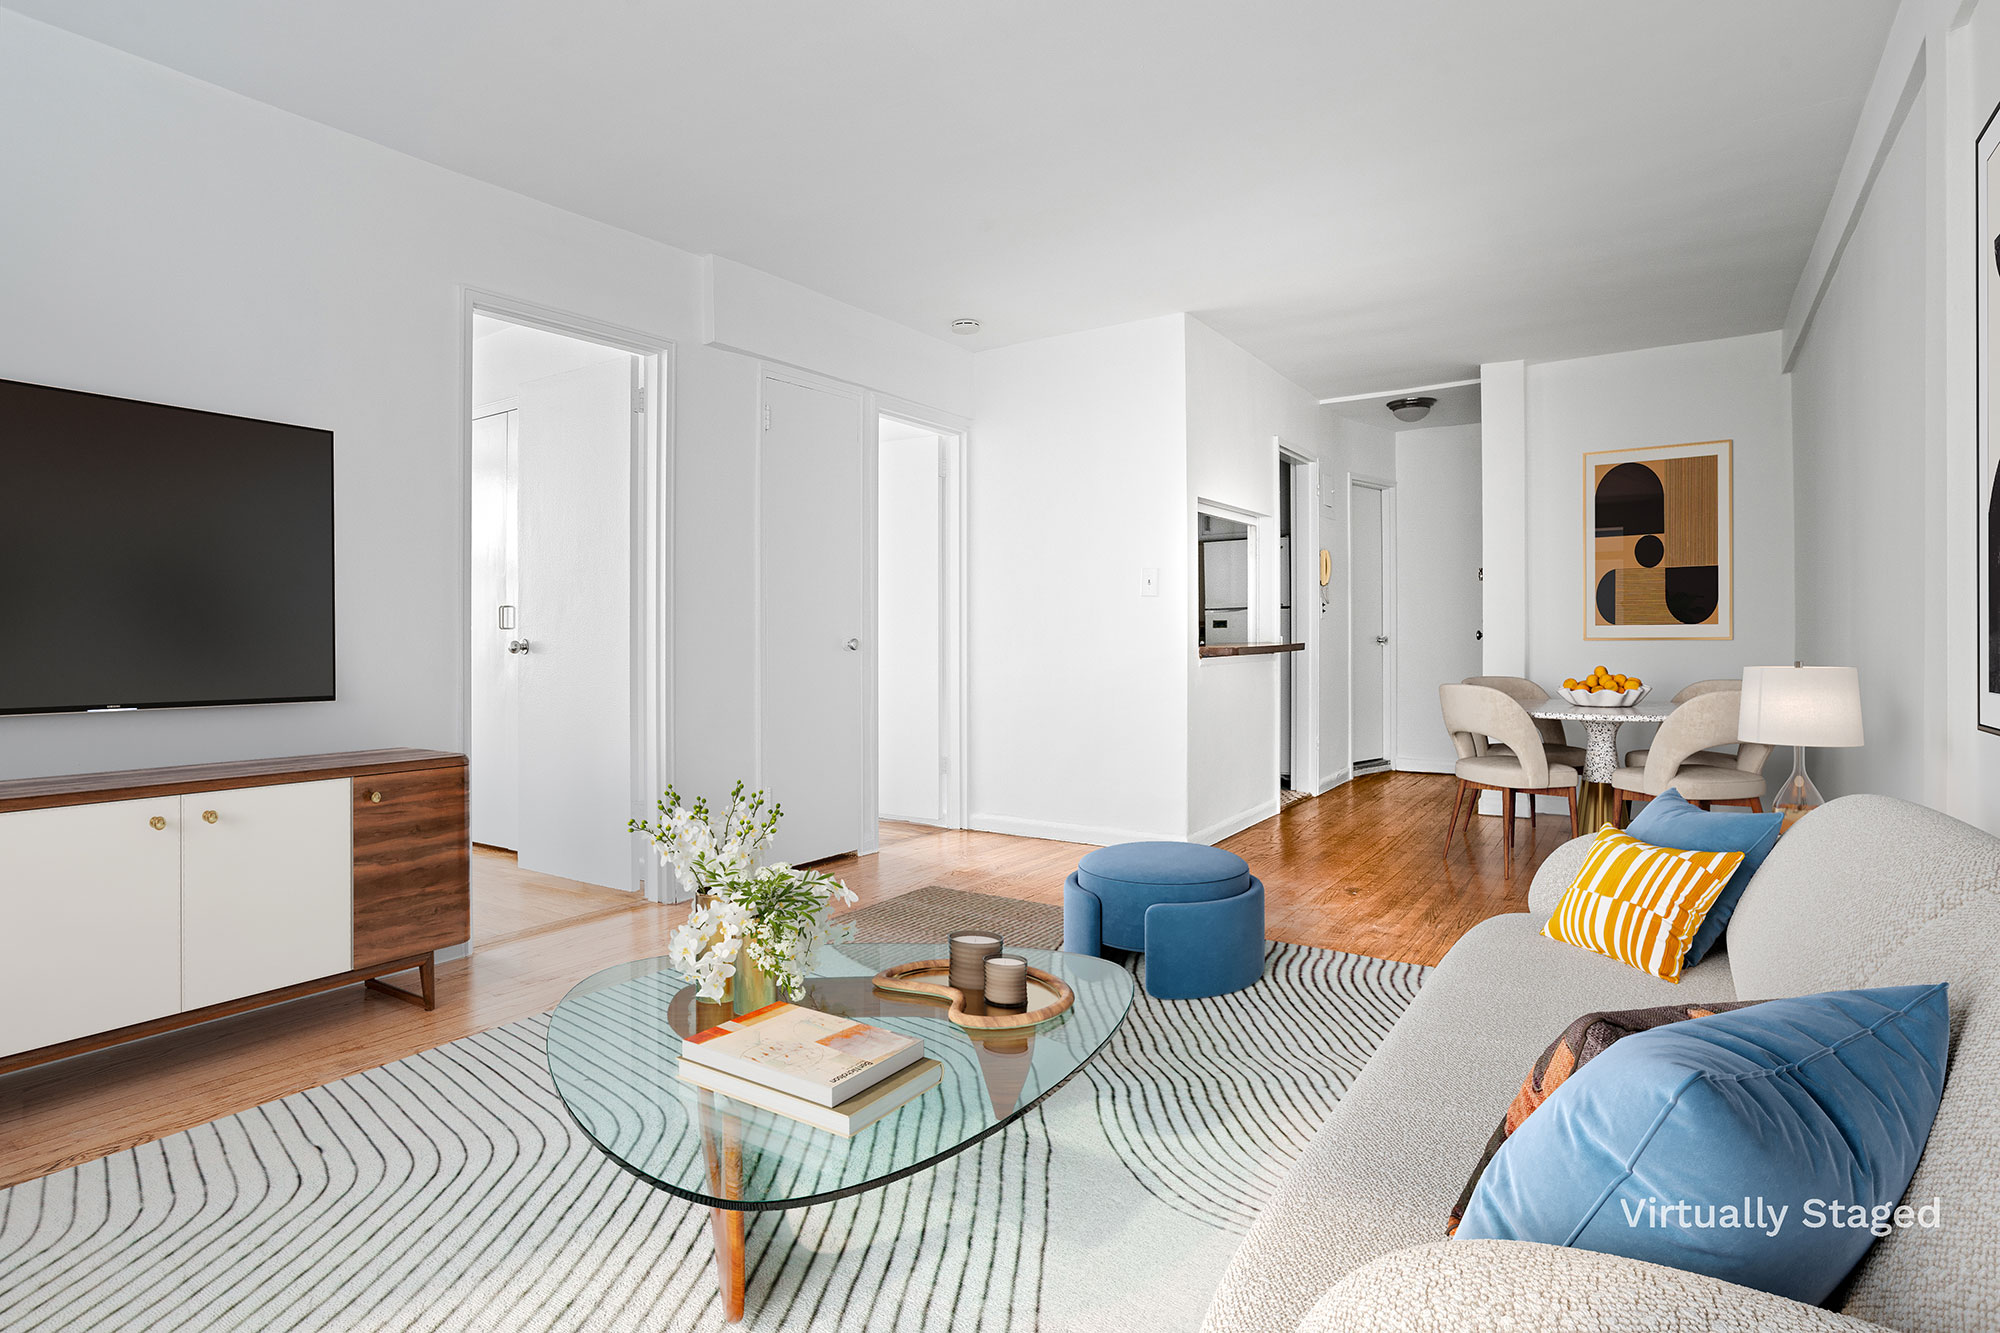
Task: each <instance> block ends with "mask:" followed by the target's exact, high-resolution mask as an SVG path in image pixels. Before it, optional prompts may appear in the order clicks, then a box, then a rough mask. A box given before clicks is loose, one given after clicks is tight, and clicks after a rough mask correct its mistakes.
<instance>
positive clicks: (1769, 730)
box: [1736, 662, 1861, 829]
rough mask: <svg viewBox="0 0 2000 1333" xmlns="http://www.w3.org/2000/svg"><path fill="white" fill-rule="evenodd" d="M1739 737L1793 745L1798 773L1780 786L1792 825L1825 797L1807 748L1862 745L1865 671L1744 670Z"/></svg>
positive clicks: (1783, 810)
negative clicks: (1808, 770)
mask: <svg viewBox="0 0 2000 1333" xmlns="http://www.w3.org/2000/svg"><path fill="white" fill-rule="evenodd" d="M1736 739H1737V740H1738V741H1740V742H1744V743H1752V744H1759V745H1789V746H1791V747H1792V775H1791V777H1789V778H1787V779H1785V785H1784V786H1783V787H1780V788H1779V789H1778V799H1777V803H1776V809H1777V810H1778V812H1779V813H1780V814H1782V815H1783V816H1784V817H1785V819H1784V824H1783V827H1785V828H1788V829H1789V828H1790V827H1791V826H1792V825H1793V824H1795V823H1797V822H1798V821H1799V819H1800V817H1801V816H1803V815H1804V814H1805V813H1806V812H1807V811H1809V810H1813V809H1815V808H1817V807H1818V806H1819V805H1821V804H1822V803H1823V801H1824V799H1825V798H1823V797H1822V796H1821V795H1820V794H1819V788H1817V787H1815V786H1813V781H1812V779H1811V778H1810V777H1807V776H1806V747H1807V746H1808V745H1828V746H1832V745H1838V746H1849V745H1859V744H1861V673H1860V672H1858V671H1856V670H1855V669H1854V668H1853V667H1819V666H1814V667H1809V666H1801V665H1799V664H1798V663H1796V662H1794V663H1793V664H1792V665H1790V666H1788V667H1781V666H1758V667H1745V668H1743V704H1742V711H1741V712H1739V713H1738V714H1737V719H1736Z"/></svg>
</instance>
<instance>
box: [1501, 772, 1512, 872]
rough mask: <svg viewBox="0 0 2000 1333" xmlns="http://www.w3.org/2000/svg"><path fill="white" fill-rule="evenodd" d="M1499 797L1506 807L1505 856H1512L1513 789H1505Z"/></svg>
mask: <svg viewBox="0 0 2000 1333" xmlns="http://www.w3.org/2000/svg"><path fill="white" fill-rule="evenodd" d="M1501 796H1502V798H1503V799H1502V801H1501V804H1502V805H1504V806H1505V807H1506V811H1505V813H1506V817H1507V833H1506V837H1505V842H1506V847H1507V855H1509V856H1512V855H1513V854H1514V789H1513V788H1512V787H1508V788H1506V789H1505V790H1504V791H1503V792H1502V793H1501Z"/></svg>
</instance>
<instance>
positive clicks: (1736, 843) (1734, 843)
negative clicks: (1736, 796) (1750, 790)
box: [1625, 787, 1785, 968]
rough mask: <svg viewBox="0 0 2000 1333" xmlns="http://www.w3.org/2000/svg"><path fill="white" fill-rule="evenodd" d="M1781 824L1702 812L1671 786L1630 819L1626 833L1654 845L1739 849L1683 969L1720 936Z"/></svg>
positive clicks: (1773, 817)
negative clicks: (1738, 859) (1739, 855)
mask: <svg viewBox="0 0 2000 1333" xmlns="http://www.w3.org/2000/svg"><path fill="white" fill-rule="evenodd" d="M1784 824H1785V817H1784V816H1783V815H1781V814H1768V815H1758V814H1752V813H1750V812H1749V811H1748V810H1744V811H1740V812H1736V811H1731V812H1725V811H1722V810H1704V809H1702V808H1701V807H1700V806H1698V805H1692V804H1690V803H1689V802H1687V801H1684V800H1682V799H1681V794H1680V793H1679V792H1677V791H1675V790H1674V789H1673V788H1672V787H1669V788H1667V791H1666V794H1665V795H1663V796H1656V797H1654V798H1653V799H1652V800H1650V801H1648V802H1647V803H1646V808H1645V809H1644V810H1641V811H1640V812H1639V813H1638V815H1637V816H1636V817H1635V818H1634V819H1633V820H1632V824H1631V827H1629V828H1627V829H1626V830H1625V831H1626V832H1627V833H1629V834H1631V835H1632V836H1633V837H1635V838H1637V839H1638V840H1639V841H1640V842H1649V843H1651V844H1653V846H1655V847H1672V848H1675V849H1676V850H1678V851H1683V852H1741V853H1743V860H1742V862H1741V863H1740V864H1739V865H1738V866H1737V867H1736V873H1735V874H1733V875H1731V876H1730V877H1729V883H1728V884H1726V885H1724V886H1723V889H1722V896H1721V897H1719V898H1717V899H1716V900H1715V906H1713V907H1711V908H1709V909H1708V915H1707V916H1705V917H1703V918H1702V919H1701V925H1700V926H1699V927H1698V928H1696V930H1695V932H1694V939H1693V940H1691V941H1689V943H1688V951H1687V956H1686V957H1685V958H1683V959H1681V966H1682V967H1684V968H1687V967H1693V966H1694V965H1695V964H1696V963H1699V962H1700V961H1701V960H1702V959H1703V958H1705V957H1707V956H1708V951H1709V950H1710V949H1712V948H1714V947H1715V942H1716V941H1717V940H1719V939H1721V938H1722V931H1723V927H1725V926H1727V925H1728V924H1729V918H1730V917H1731V916H1732V915H1733V914H1734V913H1735V911H1736V904H1737V902H1738V901H1739V900H1740V899H1741V898H1742V897H1743V890H1745V889H1747V888H1749V887H1750V877H1751V876H1752V875H1754V874H1756V873H1757V867H1758V866H1760V865H1763V864H1764V858H1765V857H1767V856H1769V855H1770V854H1771V849H1772V848H1773V847H1776V846H1777V845H1778V833H1779V831H1780V830H1781V829H1783V827H1784Z"/></svg>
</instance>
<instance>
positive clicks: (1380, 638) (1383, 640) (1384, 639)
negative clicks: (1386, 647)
mask: <svg viewBox="0 0 2000 1333" xmlns="http://www.w3.org/2000/svg"><path fill="white" fill-rule="evenodd" d="M1375 642H1377V643H1387V642H1389V636H1388V635H1386V634H1377V635H1376V636H1375Z"/></svg>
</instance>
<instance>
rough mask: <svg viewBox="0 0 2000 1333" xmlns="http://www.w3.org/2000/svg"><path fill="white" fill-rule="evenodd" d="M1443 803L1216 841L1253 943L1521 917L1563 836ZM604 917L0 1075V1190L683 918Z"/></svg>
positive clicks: (1444, 795)
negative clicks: (1236, 873) (1248, 903)
mask: <svg viewBox="0 0 2000 1333" xmlns="http://www.w3.org/2000/svg"><path fill="white" fill-rule="evenodd" d="M1452 791H1453V783H1452V780H1451V779H1450V778H1448V777H1438V776H1432V775H1427V774H1412V773H1385V774H1376V775H1372V776H1368V777H1363V778H1360V779H1357V780H1356V781H1354V782H1351V783H1348V784H1347V785H1345V786H1342V787H1337V788H1335V789H1334V790H1333V791H1331V792H1329V793H1327V794H1326V795H1324V796H1320V797H1317V798H1314V799H1312V800H1306V801H1300V802H1297V803H1296V804H1294V805H1292V806H1290V807H1289V808H1287V809H1286V810H1285V811H1283V812H1282V813H1281V814H1279V815H1278V816H1277V817H1276V818H1274V819H1270V820H1267V821H1265V822H1264V823H1262V824H1259V825H1257V826H1256V827H1255V828H1252V829H1248V830H1246V831H1244V832H1242V833H1239V834H1237V835H1236V836H1235V837H1233V838H1230V839H1229V840H1228V841H1226V842H1225V843H1224V844H1223V845H1224V846H1225V847H1228V848H1229V849H1230V850H1232V851H1235V852H1237V853H1239V854H1241V855H1242V856H1243V857H1244V858H1245V859H1246V860H1248V861H1249V862H1250V865H1251V868H1252V869H1253V870H1254V871H1255V872H1256V874H1257V875H1258V876H1259V877H1260V878H1261V879H1262V880H1263V881H1264V886H1265V893H1266V910H1267V921H1268V933H1269V934H1270V936H1271V938H1273V939H1278V940H1285V941H1289V942H1293V943H1299V944H1311V945H1317V946H1320V947H1323V948H1332V949H1345V950H1349V951H1351V952H1355V953H1367V954H1375V955H1378V956H1381V957H1386V958H1395V959H1399V960H1403V961H1408V962H1417V963H1427V964H1428V963H1435V962H1436V961H1437V960H1438V959H1439V958H1440V957H1442V956H1443V954H1444V951H1445V950H1446V949H1448V948H1449V947H1450V946H1451V943H1452V941H1454V940H1456V939H1457V938H1458V936H1459V935H1460V934H1462V933H1463V932H1464V931H1465V930H1466V929H1468V928H1469V927H1471V926H1472V925H1474V924H1475V923H1477V922H1478V921H1481V920H1483V919H1484V918H1486V917H1488V916H1493V915H1495V914H1497V913H1501V912H1514V911H1520V910H1522V909H1523V908H1525V906H1526V905H1527V886H1528V881H1529V878H1530V875H1531V872H1532V870H1533V868H1534V866H1535V865H1537V864H1539V862H1540V860H1541V858H1542V857H1543V856H1546V855H1547V854H1548V853H1549V852H1550V851H1551V850H1553V849H1554V848H1555V847H1556V846H1557V845H1559V844H1560V843H1561V842H1562V840H1563V839H1564V837H1565V836H1566V835H1567V833H1568V829H1567V827H1566V825H1565V824H1564V821H1562V820H1561V819H1559V818H1550V817H1548V816H1544V817H1543V818H1542V819H1541V820H1540V821H1539V823H1538V827H1537V828H1536V829H1535V830H1534V832H1533V833H1532V834H1530V833H1529V832H1527V831H1526V826H1525V824H1524V825H1523V826H1522V830H1521V832H1520V839H1521V840H1520V843H1519V845H1518V846H1517V847H1516V850H1515V855H1514V860H1513V863H1512V865H1511V866H1510V865H1509V864H1508V863H1507V862H1506V860H1505V856H1504V852H1503V849H1502V846H1501V830H1500V821H1499V820H1498V819H1478V820H1475V821H1473V822H1474V823H1475V824H1476V825H1477V827H1475V828H1474V829H1472V830H1471V831H1470V832H1465V833H1461V835H1460V837H1459V839H1458V842H1457V844H1456V845H1455V846H1454V847H1453V849H1452V853H1451V856H1450V859H1449V860H1448V861H1445V860H1440V857H1439V853H1440V851H1441V850H1442V848H1443V845H1444V836H1445V825H1446V821H1447V820H1448V819H1449V817H1450V810H1451V798H1452ZM1089 850H1090V849H1089V848H1088V847H1083V846H1078V845H1076V844H1072V843H1061V842H1046V841H1041V840H1038V839H1032V838H1014V837H1007V836H1004V835H1001V834H996V833H973V832H964V831H956V830H941V829H932V828H924V827H920V826H917V825H910V824H885V825H883V827H882V849H881V851H880V852H878V853H875V854H872V855H869V856H863V857H853V856H849V857H841V858H838V859H836V860H833V861H830V862H828V863H826V868H827V869H828V870H830V871H831V872H832V873H834V874H836V875H838V876H839V877H841V878H842V879H844V880H846V881H847V883H848V884H849V885H850V886H851V887H852V888H853V889H854V890H855V891H856V893H858V894H859V895H860V897H861V901H862V903H863V904H864V905H865V904H868V903H871V902H880V901H882V900H884V899H887V898H892V897H895V896H896V895H897V894H900V893H905V892H908V891H909V890H911V889H915V888H921V887H923V886H925V885H928V884H942V885H945V886H947V887H950V888H959V889H970V890H973V891H976V892H980V893H997V894H1002V895H1006V896H1009V897H1016V898H1029V899H1033V900H1035V901H1039V902H1048V903H1060V902H1061V901H1062V882H1063V878H1064V876H1066V875H1067V874H1068V873H1069V871H1070V870H1071V869H1072V868H1073V867H1074V866H1075V864H1076V860H1077V858H1078V857H1079V856H1081V855H1082V854H1083V853H1085V852H1087V851H1089ZM494 868H495V867H494V866H493V865H492V864H491V863H488V864H487V866H486V867H485V869H484V870H483V871H482V873H485V871H490V870H492V869H494ZM515 873H516V874H520V873H523V872H520V871H518V870H516V871H515ZM585 887H588V886H585ZM598 892H607V891H605V890H599V891H598ZM610 906H611V907H612V908H613V910H610V911H608V912H603V911H599V912H593V913H592V914H590V915H586V916H584V917H582V918H581V919H577V920H574V921H570V922H568V923H566V924H558V925H553V926H547V925H546V923H545V925H544V926H537V927H533V928H532V930H531V933H527V934H519V933H516V934H513V935H512V936H511V937H509V938H502V939H493V940H491V941H490V942H486V943H482V944H481V945H480V946H479V947H478V948H477V949H476V950H475V951H474V953H473V954H472V956H471V957H470V958H465V959H461V960H458V961H456V962H451V963H446V964H443V965H441V966H440V967H439V968H438V1007H437V1008H436V1009H435V1010H434V1011H431V1012H428V1013H427V1012H425V1011H423V1010H421V1009H418V1008H416V1007H415V1006H413V1005H408V1004H404V1003H402V1002H400V1001H398V1000H394V999H390V998H388V997H385V996H380V995H370V994H365V993H364V992H362V991H361V990H360V989H359V988H358V987H351V988H348V989H345V990H339V991H332V992H328V993H326V994H323V995H316V996H311V997H309V998H307V999H303V1000H297V1001H294V1002H292V1003H290V1004H285V1005H278V1006H275V1007H273V1008H269V1009H263V1010H259V1011H256V1012H253V1013H248V1014H242V1015H238V1016H236V1017H234V1018H226V1019H221V1020H218V1021H216V1022H212V1023H205V1024H203V1025H201V1026H200V1027H196V1028H191V1029H188V1030H186V1031H183V1032H177V1033H171V1034H168V1035H166V1036H161V1037H155V1038H152V1039H150V1040H147V1041H141V1042H134V1043H131V1044H130V1045H126V1046H121V1047H115V1048H113V1049H111V1050H106V1051H99V1052H95V1053H93V1054H90V1055H85V1056H79V1057H77V1058H75V1059H71V1060H65V1061H62V1062H60V1063H57V1064H53V1065H46V1066H42V1067H40V1068H37V1069H29V1070H23V1071H21V1072H19V1073H16V1074H9V1075H5V1076H0V1185H8V1184H14V1183H17V1182H19V1181H22V1180H28V1179H32V1178H34V1177H36V1176H39V1175H44V1174H46V1173H48V1172H50V1171H54V1170H59V1169H61V1168H62V1167H65V1166H69V1165H72V1164H74V1163H77V1162H81V1161H87V1160H89V1159H91V1158H93V1157H100V1156H103V1155H104V1154H106V1153H110V1152H116V1151H118V1150H119V1149H121V1148H127V1147H131V1146H133V1145H135V1144H139V1143H145V1142H149V1141H151V1140H153V1139H157V1138H160V1137H162V1136H164V1135H167V1134H172V1133H175V1132H177V1131H179V1130H183V1129H187V1128H189V1127H190V1126H193V1125H198V1124H202V1123H205V1122H206V1121H209V1120H213V1119H215V1118H216V1117H218V1116H224V1115H229V1114H232V1113H234V1112H237V1111H242V1110H247V1109H248V1108H250V1107H252V1106H256V1105H259V1104H260V1103H263V1102H268V1101H273V1100H275V1099H277V1098H280V1097H284V1096H286V1095H288V1094H290V1093H294V1092H298V1091H301V1090H303V1089H305V1088H310V1087H316V1086H318V1085H320V1084H322V1083H328V1082H331V1081H333V1080H335V1079H338V1078H343V1077H345V1076H347V1075H349V1074H353V1073H357V1072H359V1071H361V1070H364V1069H371V1068H374V1067H376V1066H378V1065H382V1064H387V1063H388V1062H390V1061H392V1060H399V1059H402V1058H404V1057H405V1056H409V1055H414V1054H415V1053H416V1052H418V1051H422V1050H427V1049H429V1048H431V1047H433V1046H439V1045H442V1044H444V1043H445V1042H448V1041H453V1040H456V1039H457V1038H459V1037H464V1036H469V1035H471V1034H472V1033H475V1032H482V1031H485V1030H486V1029H488V1028H492V1027H497V1026H498V1025H500V1024H502V1023H509V1022H512V1021H514V1020H516V1019H520V1018H525V1017H527V1016H528V1015H530V1014H535V1013H540V1012H542V1011H543V1010H546V1009H549V1008H551V1007H553V1006H554V1005H555V1003H556V1002H557V1001H558V1000H560V999H561V998H562V996H563V993H564V992H565V991H567V990H568V989H569V988H570V987H571V986H572V985H574V984H575V983H576V982H577V981H579V980H581V979H582V978H584V977H585V976H588V975H589V974H590V973H592V972H594V971H596V970H598V969H599V968H603V967H608V966H611V965H612V964H614V963H620V962H624V961H627V960H629V959H633V958H644V957H649V956H652V955H655V954H660V953H664V952H666V948H667V937H668V935H669V933H670V932H671V931H672V929H673V927H674V926H675V925H676V924H678V922H679V921H680V919H681V917H682V916H683V915H684V914H685V912H686V908H685V907H684V906H678V905H676V906H660V905H655V904H650V903H639V904H631V905H625V904H611V905H610ZM404 980H410V978H405V979H404ZM50 1000H51V1002H52V1003H55V1002H60V997H50Z"/></svg>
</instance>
